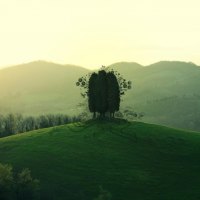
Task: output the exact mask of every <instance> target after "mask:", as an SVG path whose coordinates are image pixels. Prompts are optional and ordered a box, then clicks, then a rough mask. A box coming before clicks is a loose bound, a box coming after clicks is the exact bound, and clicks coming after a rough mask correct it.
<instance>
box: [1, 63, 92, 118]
mask: <svg viewBox="0 0 200 200" xmlns="http://www.w3.org/2000/svg"><path fill="white" fill-rule="evenodd" d="M88 72H89V71H88V70H87V69H84V68H82V67H78V66H74V65H59V64H55V63H49V62H44V61H36V62H31V63H27V64H23V65H18V66H14V67H9V68H5V69H2V70H0V91H1V96H0V112H1V113H8V112H15V113H22V114H25V115H38V114H43V113H46V114H47V113H68V114H75V113H76V111H77V104H78V103H80V94H79V93H80V91H79V89H78V88H77V87H76V86H75V83H76V81H77V79H78V77H80V76H82V75H83V74H86V73H88Z"/></svg>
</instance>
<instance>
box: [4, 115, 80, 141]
mask: <svg viewBox="0 0 200 200" xmlns="http://www.w3.org/2000/svg"><path fill="white" fill-rule="evenodd" d="M80 120H81V119H80V117H69V116H68V115H64V114H56V115H55V114H48V115H40V116H37V117H33V116H22V115H21V114H13V113H10V114H8V115H5V116H4V115H0V137H5V136H8V135H13V134H17V133H24V132H27V131H32V130H37V129H40V128H47V127H53V126H58V125H63V124H68V123H72V122H77V121H80Z"/></svg>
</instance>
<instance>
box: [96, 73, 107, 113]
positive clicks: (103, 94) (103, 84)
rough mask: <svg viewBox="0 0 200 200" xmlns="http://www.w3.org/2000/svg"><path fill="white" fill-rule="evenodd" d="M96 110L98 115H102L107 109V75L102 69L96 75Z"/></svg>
mask: <svg viewBox="0 0 200 200" xmlns="http://www.w3.org/2000/svg"><path fill="white" fill-rule="evenodd" d="M96 91H97V99H96V102H97V103H96V104H97V112H99V113H100V117H104V116H105V113H106V111H107V109H108V104H107V77H106V72H105V71H104V70H100V71H99V73H98V77H97V86H96Z"/></svg>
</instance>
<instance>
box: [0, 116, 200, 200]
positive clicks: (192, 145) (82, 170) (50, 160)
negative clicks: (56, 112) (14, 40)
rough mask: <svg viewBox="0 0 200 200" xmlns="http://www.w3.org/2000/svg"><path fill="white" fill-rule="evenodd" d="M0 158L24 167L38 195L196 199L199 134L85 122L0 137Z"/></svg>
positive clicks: (130, 199)
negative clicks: (101, 190)
mask: <svg viewBox="0 0 200 200" xmlns="http://www.w3.org/2000/svg"><path fill="white" fill-rule="evenodd" d="M0 152H1V153H0V162H2V163H10V164H12V165H13V166H14V168H16V169H18V170H21V169H22V168H25V167H28V168H30V169H31V171H32V173H33V176H34V177H37V178H39V179H40V181H41V186H42V199H48V200H57V199H59V200H66V199H69V200H77V199H80V200H81V199H84V200H92V199H94V197H97V196H98V187H99V186H100V185H101V186H102V187H103V188H104V189H105V190H107V191H109V192H110V193H111V194H112V199H114V200H133V199H134V200H161V199H162V200H188V199H190V200H197V199H200V189H199V188H200V157H199V155H200V134H199V133H196V132H186V131H181V130H176V129H170V128H167V127H162V126H158V125H151V124H145V123H140V122H132V123H131V122H126V121H120V120H116V121H113V122H101V121H96V122H95V121H88V122H85V123H76V124H69V125H64V126H60V127H54V128H48V129H42V130H38V131H32V132H29V133H25V134H20V135H14V136H10V137H7V138H1V139H0Z"/></svg>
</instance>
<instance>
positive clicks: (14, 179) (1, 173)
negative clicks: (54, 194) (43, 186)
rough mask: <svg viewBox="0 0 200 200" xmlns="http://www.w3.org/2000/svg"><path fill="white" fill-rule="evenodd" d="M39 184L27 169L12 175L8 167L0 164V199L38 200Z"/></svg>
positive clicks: (11, 170) (11, 169)
mask: <svg viewBox="0 0 200 200" xmlns="http://www.w3.org/2000/svg"><path fill="white" fill-rule="evenodd" d="M39 185H40V183H39V181H38V180H37V179H33V178H32V177H31V171H30V170H29V169H23V170H22V172H20V173H18V174H14V173H13V168H12V167H11V166H10V165H3V164H1V163H0V199H1V200H26V199H28V200H36V199H40V186H39Z"/></svg>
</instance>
